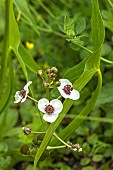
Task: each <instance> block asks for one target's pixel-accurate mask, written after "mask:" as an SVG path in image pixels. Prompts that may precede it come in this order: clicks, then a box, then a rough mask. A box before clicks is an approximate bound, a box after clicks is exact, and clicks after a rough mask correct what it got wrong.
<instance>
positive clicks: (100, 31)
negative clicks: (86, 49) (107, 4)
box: [91, 0, 105, 50]
mask: <svg viewBox="0 0 113 170" xmlns="http://www.w3.org/2000/svg"><path fill="white" fill-rule="evenodd" d="M91 35H92V39H93V43H94V50H97V49H98V48H100V47H101V45H102V44H103V41H104V35H105V30H104V24H103V20H102V17H101V13H100V10H99V4H98V0H92V17H91Z"/></svg>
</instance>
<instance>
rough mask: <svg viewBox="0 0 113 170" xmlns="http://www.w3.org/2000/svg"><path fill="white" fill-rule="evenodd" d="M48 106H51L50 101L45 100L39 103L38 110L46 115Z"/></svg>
mask: <svg viewBox="0 0 113 170" xmlns="http://www.w3.org/2000/svg"><path fill="white" fill-rule="evenodd" d="M46 105H49V101H48V100H47V99H45V98H43V99H40V100H39V101H38V109H39V110H40V111H41V112H43V113H46V111H45V107H46Z"/></svg>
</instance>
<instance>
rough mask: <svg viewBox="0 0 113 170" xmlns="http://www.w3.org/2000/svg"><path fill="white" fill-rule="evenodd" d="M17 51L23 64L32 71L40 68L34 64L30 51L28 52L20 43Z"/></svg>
mask: <svg viewBox="0 0 113 170" xmlns="http://www.w3.org/2000/svg"><path fill="white" fill-rule="evenodd" d="M18 52H19V54H20V56H21V58H22V60H23V62H24V63H25V65H26V66H27V67H28V68H29V69H30V70H31V71H33V72H34V73H36V72H37V70H39V69H41V68H40V66H39V65H38V64H36V62H35V61H34V59H33V57H32V56H31V54H30V53H28V51H27V50H26V49H25V47H24V46H23V45H22V44H20V46H19V48H18Z"/></svg>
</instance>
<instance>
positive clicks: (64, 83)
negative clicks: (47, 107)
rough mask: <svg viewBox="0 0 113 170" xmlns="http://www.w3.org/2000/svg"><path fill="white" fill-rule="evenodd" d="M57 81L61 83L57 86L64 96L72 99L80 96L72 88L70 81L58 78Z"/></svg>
mask: <svg viewBox="0 0 113 170" xmlns="http://www.w3.org/2000/svg"><path fill="white" fill-rule="evenodd" d="M59 81H60V83H61V84H60V86H59V87H57V88H58V90H59V92H60V94H61V95H62V96H63V97H64V98H69V99H72V100H77V99H79V98H80V93H79V92H78V91H77V90H75V89H73V86H72V83H71V82H70V81H69V80H67V79H60V80H59Z"/></svg>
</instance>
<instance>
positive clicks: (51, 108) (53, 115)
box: [38, 98, 63, 123]
mask: <svg viewBox="0 0 113 170" xmlns="http://www.w3.org/2000/svg"><path fill="white" fill-rule="evenodd" d="M38 109H39V110H40V111H41V112H43V113H45V114H44V115H43V119H44V120H45V121H47V122H50V123H52V122H54V121H55V120H56V119H57V117H58V114H59V113H60V112H61V111H62V109H63V105H62V102H61V101H60V100H58V99H54V100H51V101H50V102H49V101H48V100H47V99H45V98H43V99H40V100H39V101H38Z"/></svg>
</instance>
